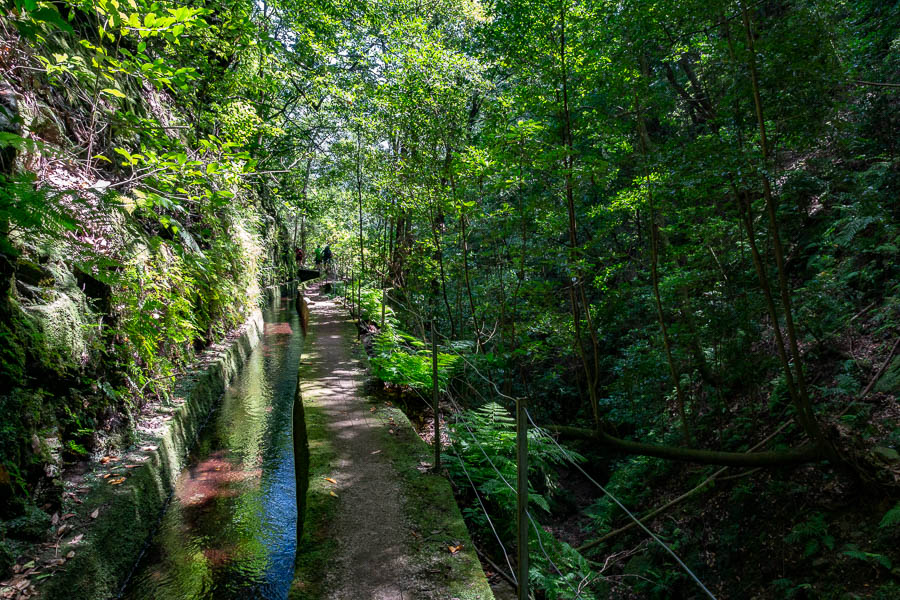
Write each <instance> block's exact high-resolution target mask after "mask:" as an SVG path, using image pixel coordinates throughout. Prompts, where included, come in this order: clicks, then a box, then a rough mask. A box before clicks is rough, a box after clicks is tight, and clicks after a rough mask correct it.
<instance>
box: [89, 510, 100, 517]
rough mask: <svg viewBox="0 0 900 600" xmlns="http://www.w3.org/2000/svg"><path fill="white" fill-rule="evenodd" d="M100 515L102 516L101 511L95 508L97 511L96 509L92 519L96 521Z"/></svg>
mask: <svg viewBox="0 0 900 600" xmlns="http://www.w3.org/2000/svg"><path fill="white" fill-rule="evenodd" d="M99 514H100V509H99V508H95V509H94V512H92V513H91V518H92V519H96V518H97V516H98V515H99Z"/></svg>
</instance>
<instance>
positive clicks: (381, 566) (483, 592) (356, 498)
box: [295, 287, 492, 600]
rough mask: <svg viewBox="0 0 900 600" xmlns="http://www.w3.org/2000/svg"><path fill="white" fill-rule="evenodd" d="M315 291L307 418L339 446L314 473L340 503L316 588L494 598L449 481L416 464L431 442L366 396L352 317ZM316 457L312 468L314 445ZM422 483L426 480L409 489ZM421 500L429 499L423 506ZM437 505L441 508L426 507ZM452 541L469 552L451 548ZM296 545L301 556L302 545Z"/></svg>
mask: <svg viewBox="0 0 900 600" xmlns="http://www.w3.org/2000/svg"><path fill="white" fill-rule="evenodd" d="M309 293H310V295H309V296H307V301H308V305H309V309H310V315H311V318H310V320H311V323H310V327H309V329H310V334H309V337H308V338H307V340H306V347H305V351H304V355H303V360H302V364H301V368H300V378H301V393H302V396H303V404H304V406H306V407H307V411H308V412H307V420H308V421H309V418H310V412H315V413H316V417H317V418H318V419H321V423H322V425H323V427H324V430H325V436H326V437H327V438H329V439H328V445H329V447H330V449H331V450H332V453H331V455H330V457H329V459H328V464H327V465H326V467H325V470H324V471H320V474H318V475H314V476H315V477H318V478H319V479H320V480H323V481H324V482H325V485H326V487H327V490H328V491H327V496H325V495H323V496H324V502H333V503H336V504H337V505H336V506H334V507H333V509H334V510H333V511H332V513H331V515H330V517H329V518H328V523H327V524H324V525H323V524H321V523H319V524H318V527H319V528H320V530H322V529H324V530H326V531H327V533H326V535H327V536H328V537H330V538H331V539H332V540H335V545H334V550H333V552H332V553H331V555H330V556H328V557H324V558H323V559H322V560H323V561H325V562H326V563H327V564H321V565H317V568H321V569H323V570H324V572H325V575H324V578H323V582H322V583H323V585H321V586H320V590H321V591H320V592H318V593H316V594H315V595H316V596H320V597H322V598H329V599H334V600H338V599H340V600H351V599H352V600H363V599H365V600H395V599H397V600H399V599H406V600H410V599H430V598H435V599H437V598H441V599H447V600H449V599H450V598H471V599H476V598H480V599H483V600H487V599H490V598H492V596H491V594H490V588H489V587H487V584H486V581H485V579H484V575H483V573H482V571H481V567H480V564H478V561H477V558H476V557H475V554H474V549H473V548H472V547H471V546H472V544H471V542H469V541H468V534H467V533H466V532H465V527H464V525H462V518H461V516H460V513H459V510H458V508H457V507H456V504H455V501H454V499H453V496H452V493H451V492H450V486H449V484H448V482H447V481H446V480H444V479H443V478H441V477H437V476H433V475H427V474H424V473H423V472H422V471H424V469H421V468H419V469H417V466H419V465H420V463H421V462H422V458H423V457H424V456H427V447H426V446H425V444H424V443H423V442H421V441H420V440H419V439H418V437H417V436H416V435H415V432H414V431H413V430H412V428H411V427H410V426H409V423H408V421H406V419H405V417H403V415H402V413H400V411H398V410H397V409H395V408H392V407H391V406H390V404H389V403H387V404H375V403H372V402H371V401H369V400H368V399H367V398H366V395H365V393H364V391H363V384H364V382H365V379H366V374H365V365H364V358H363V357H362V354H361V353H362V349H361V347H360V346H359V345H358V344H356V339H357V329H356V326H355V324H354V323H353V321H352V320H351V319H350V317H349V316H348V314H347V311H346V310H345V309H344V308H342V307H341V306H340V305H339V304H338V303H336V302H335V301H334V300H332V299H330V298H328V297H327V296H326V295H325V294H323V293H321V291H320V287H318V288H313V289H311V290H310V292H309ZM407 430H408V431H407ZM310 454H311V458H310V460H311V464H312V465H314V464H315V462H316V460H317V452H316V448H315V446H314V445H313V443H312V442H311V445H310ZM312 470H313V471H315V468H313V469H312ZM421 482H427V484H428V486H427V487H424V488H421V489H419V488H418V487H413V488H411V487H410V485H412V486H420V485H422V483H421ZM319 483H321V481H320V482H319ZM314 485H315V484H314V483H313V484H312V485H311V489H312V487H314ZM432 488H433V489H432ZM435 490H437V493H435ZM332 492H333V493H332ZM411 494H414V495H415V496H416V498H415V499H414V502H411V501H410V500H411V498H410V495H411ZM423 500H425V501H427V502H428V503H429V506H427V507H423V506H422V502H423ZM310 501H311V502H315V500H310ZM320 501H322V500H320ZM432 510H434V511H436V514H434V515H432V514H429V511H432ZM411 511H414V512H415V513H416V514H414V515H411V514H410V513H411ZM423 516H424V517H425V522H423V521H422V517H423ZM460 526H461V527H462V530H461V531H460ZM426 527H427V530H424V531H423V529H425V528H426ZM320 535H321V531H320ZM463 536H464V540H463V539H461V537H463ZM453 544H457V545H459V546H460V547H461V548H464V549H465V551H458V550H457V551H454V552H452V553H451V551H450V547H451V546H452V545H453ZM298 551H299V552H300V553H301V555H302V553H303V551H304V549H303V547H302V546H301V547H300V548H298ZM296 584H297V582H295V585H296ZM300 585H302V582H300ZM304 597H308V596H304Z"/></svg>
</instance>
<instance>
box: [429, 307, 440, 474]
mask: <svg viewBox="0 0 900 600" xmlns="http://www.w3.org/2000/svg"><path fill="white" fill-rule="evenodd" d="M435 327H436V326H435V323H434V319H432V320H431V402H432V406H433V407H434V472H435V473H440V472H441V397H440V393H441V392H440V389H439V385H440V382H439V381H438V351H437V329H435Z"/></svg>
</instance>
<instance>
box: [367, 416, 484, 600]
mask: <svg viewBox="0 0 900 600" xmlns="http://www.w3.org/2000/svg"><path fill="white" fill-rule="evenodd" d="M376 414H377V415H378V416H379V418H381V419H382V421H383V422H384V423H385V424H387V423H389V422H390V421H391V419H393V422H394V423H395V424H396V425H395V426H394V427H392V428H389V427H384V428H383V430H382V431H383V432H382V435H383V436H384V448H385V449H386V452H387V454H388V458H389V459H390V460H391V462H392V464H393V465H394V468H395V469H396V471H397V473H398V475H400V481H401V484H402V485H403V498H404V506H403V512H404V516H405V518H406V519H407V520H408V522H409V523H410V524H411V525H412V528H413V530H414V531H417V532H419V533H420V534H421V535H422V537H423V540H422V541H416V540H411V541H410V545H409V552H410V554H411V556H413V557H414V558H413V562H414V563H415V564H417V565H419V566H420V568H424V569H427V570H428V571H429V572H431V573H439V575H436V576H434V577H443V581H436V582H435V583H438V584H439V585H440V586H441V587H442V588H443V591H444V592H445V593H446V594H447V596H446V597H448V598H458V599H459V600H489V599H492V598H493V597H494V596H493V592H492V591H491V588H490V586H489V585H488V582H487V579H486V578H485V576H484V571H483V570H482V568H481V562H480V561H479V560H478V556H477V555H476V553H475V546H474V545H473V544H472V540H471V538H470V536H469V532H468V530H467V528H466V524H465V521H464V520H463V517H462V514H461V513H460V511H459V507H458V506H457V504H456V498H454V496H453V490H452V488H451V487H450V482H449V481H447V479H446V478H444V477H442V476H439V475H434V474H431V473H430V472H422V469H423V467H422V465H423V464H425V463H427V464H431V463H432V461H433V460H434V451H433V449H432V448H431V447H430V446H428V445H427V444H425V442H423V441H422V439H421V438H419V436H418V435H417V434H416V432H415V430H414V429H413V426H412V424H411V423H410V422H409V420H408V419H407V417H406V415H405V414H404V413H403V411H401V410H400V409H398V408H394V407H387V406H380V407H379V409H378V411H377V412H376ZM389 429H393V430H394V432H395V433H394V434H393V435H392V434H390V433H389ZM435 532H436V533H435ZM445 542H453V543H454V545H461V546H462V548H461V549H460V550H459V551H458V552H456V553H453V554H451V553H450V552H449V550H448V548H447V547H446V546H445Z"/></svg>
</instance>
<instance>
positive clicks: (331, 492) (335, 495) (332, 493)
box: [328, 490, 338, 498]
mask: <svg viewBox="0 0 900 600" xmlns="http://www.w3.org/2000/svg"><path fill="white" fill-rule="evenodd" d="M328 493H329V494H331V495H332V496H334V497H335V498H337V497H338V495H337V494H335V493H334V491H333V490H332V491H330V492H328Z"/></svg>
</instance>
